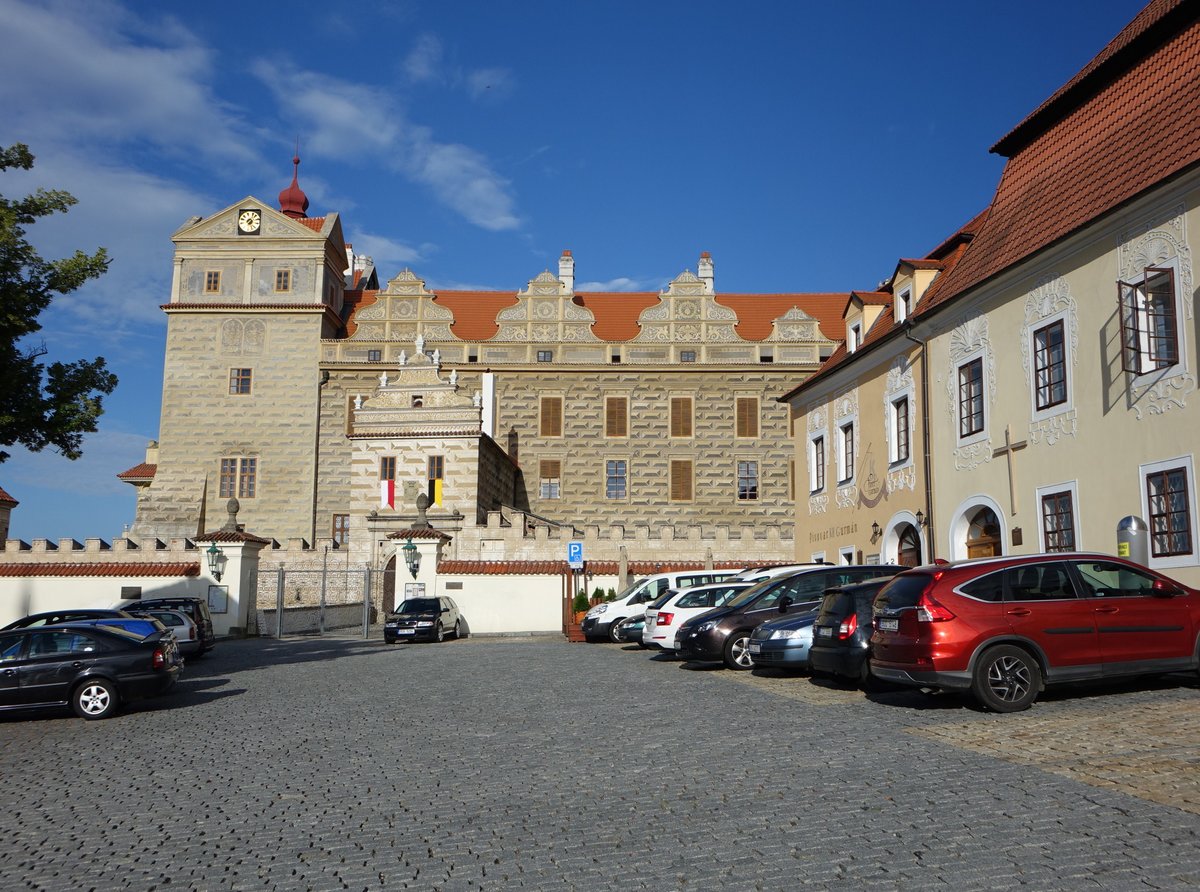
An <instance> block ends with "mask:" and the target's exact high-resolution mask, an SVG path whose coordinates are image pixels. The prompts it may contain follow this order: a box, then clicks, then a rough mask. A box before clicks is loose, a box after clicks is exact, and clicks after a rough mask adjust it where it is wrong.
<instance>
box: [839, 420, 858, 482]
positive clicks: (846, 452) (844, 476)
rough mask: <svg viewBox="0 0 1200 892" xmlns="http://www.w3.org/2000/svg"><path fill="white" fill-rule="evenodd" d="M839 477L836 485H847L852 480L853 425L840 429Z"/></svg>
mask: <svg viewBox="0 0 1200 892" xmlns="http://www.w3.org/2000/svg"><path fill="white" fill-rule="evenodd" d="M841 434H842V436H841V442H840V443H839V447H840V448H841V459H842V467H841V476H840V477H839V478H838V483H849V482H850V481H851V480H853V479H854V425H853V423H851V424H845V425H842V429H841Z"/></svg>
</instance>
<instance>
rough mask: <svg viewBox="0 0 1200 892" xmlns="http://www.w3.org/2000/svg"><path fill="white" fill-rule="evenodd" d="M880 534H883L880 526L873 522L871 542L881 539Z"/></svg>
mask: <svg viewBox="0 0 1200 892" xmlns="http://www.w3.org/2000/svg"><path fill="white" fill-rule="evenodd" d="M880 532H881V530H880V529H879V524H878V523H875V522H874V521H872V523H871V541H872V542H874V541H875V540H876V539H878V538H879V534H880Z"/></svg>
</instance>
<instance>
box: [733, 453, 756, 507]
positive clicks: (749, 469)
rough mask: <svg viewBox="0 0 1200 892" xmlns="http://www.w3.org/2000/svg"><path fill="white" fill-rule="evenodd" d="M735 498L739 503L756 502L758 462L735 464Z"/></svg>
mask: <svg viewBox="0 0 1200 892" xmlns="http://www.w3.org/2000/svg"><path fill="white" fill-rule="evenodd" d="M737 497H738V501H739V502H757V501H758V462H756V461H739V462H738V463H737Z"/></svg>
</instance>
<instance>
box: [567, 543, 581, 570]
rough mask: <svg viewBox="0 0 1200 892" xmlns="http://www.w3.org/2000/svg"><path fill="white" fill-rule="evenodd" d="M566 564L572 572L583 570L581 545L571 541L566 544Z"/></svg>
mask: <svg viewBox="0 0 1200 892" xmlns="http://www.w3.org/2000/svg"><path fill="white" fill-rule="evenodd" d="M567 563H568V564H569V565H570V567H571V569H572V570H582V569H583V543H582V542H579V541H572V542H568V543H567Z"/></svg>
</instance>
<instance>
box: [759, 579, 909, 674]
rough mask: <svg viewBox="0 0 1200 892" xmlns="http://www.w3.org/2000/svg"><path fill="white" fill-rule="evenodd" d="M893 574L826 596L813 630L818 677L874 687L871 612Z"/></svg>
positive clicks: (812, 655) (811, 661)
mask: <svg viewBox="0 0 1200 892" xmlns="http://www.w3.org/2000/svg"><path fill="white" fill-rule="evenodd" d="M892 575H894V574H889V575H888V576H882V577H879V578H878V579H871V580H868V581H867V582H860V583H858V584H857V585H843V586H839V587H838V588H832V589H830V590H829V591H827V592H826V593H825V597H824V598H822V599H821V605H820V606H819V607H818V608H817V611H816V614H815V618H814V622H813V624H812V626H811V627H810V630H811V636H810V637H811V640H812V646H811V647H810V649H809V652H808V662H809V665H810V666H811V668H812V671H813V674H814V675H815V674H817V673H825V674H827V675H833V676H836V677H838V678H845V679H849V680H851V681H854V682H857V683H858V684H859V685H860V686H861V687H862V688H863V689H864V690H868V689H870V688H872V687H873V686H874V684H875V677H874V676H873V675H872V674H871V662H870V660H869V659H868V657H869V656H870V650H871V633H872V631H873V626H872V612H871V611H872V605H873V603H874V601H875V596H876V595H877V594H879V590H880V589H882V588H883V587H884V586H885V585H887V583H888V582H890V581H891V577H892ZM769 625H770V624H769ZM757 631H758V630H757V629H756V630H755V633H756V634H757ZM754 659H755V661H758V660H759V656H758V655H757V654H755V656H754Z"/></svg>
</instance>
